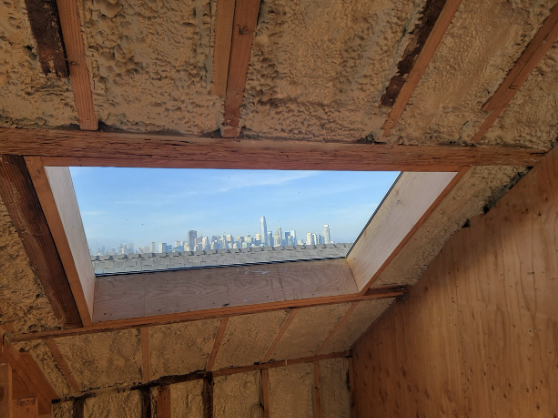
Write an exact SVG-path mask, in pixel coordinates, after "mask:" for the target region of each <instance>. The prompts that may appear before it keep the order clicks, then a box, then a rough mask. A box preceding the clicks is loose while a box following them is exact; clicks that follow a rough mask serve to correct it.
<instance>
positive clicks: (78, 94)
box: [56, 0, 97, 131]
mask: <svg viewBox="0 0 558 418" xmlns="http://www.w3.org/2000/svg"><path fill="white" fill-rule="evenodd" d="M56 2H57V4H58V14H59V17H60V26H61V27H62V35H63V37H64V46H65V47H66V56H67V59H68V64H69V67H70V82H71V83H72V90H73V92H74V99H75V102H76V109H77V114H78V120H79V126H80V128H81V129H85V130H91V131H94V130H96V129H97V117H96V116H95V108H94V106H93V93H92V91H91V82H90V80H89V69H88V68H87V62H86V61H85V45H84V43H83V37H82V34H81V22H80V18H79V8H78V2H77V1H76V0H56Z"/></svg>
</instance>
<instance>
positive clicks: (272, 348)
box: [263, 309, 298, 362]
mask: <svg viewBox="0 0 558 418" xmlns="http://www.w3.org/2000/svg"><path fill="white" fill-rule="evenodd" d="M297 312H298V309H292V310H291V311H290V312H289V315H288V316H287V318H286V319H285V322H284V323H283V325H282V326H281V329H280V330H279V332H278V333H277V335H276V336H275V338H274V339H273V342H272V343H271V345H270V346H269V349H268V350H267V352H266V353H265V355H264V358H263V361H264V362H265V361H269V359H270V358H271V356H272V355H273V352H274V351H275V349H276V348H277V346H278V345H279V342H281V338H283V335H284V334H285V332H287V329H289V325H291V322H293V319H294V318H295V315H296V313H297Z"/></svg>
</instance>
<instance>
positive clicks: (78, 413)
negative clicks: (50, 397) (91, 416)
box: [72, 398, 151, 418]
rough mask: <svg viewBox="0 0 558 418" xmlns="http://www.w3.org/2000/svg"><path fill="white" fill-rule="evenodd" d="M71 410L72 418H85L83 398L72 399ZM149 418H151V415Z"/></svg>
mask: <svg viewBox="0 0 558 418" xmlns="http://www.w3.org/2000/svg"><path fill="white" fill-rule="evenodd" d="M72 410H73V411H72V415H73V416H72V418H85V398H78V399H74V404H73V408H72ZM149 417H151V415H150V416H149ZM142 418H144V417H142ZM145 418H147V417H145Z"/></svg>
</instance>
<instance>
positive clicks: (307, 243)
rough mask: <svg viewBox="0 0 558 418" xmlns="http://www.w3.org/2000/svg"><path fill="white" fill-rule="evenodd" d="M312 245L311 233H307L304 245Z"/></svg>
mask: <svg viewBox="0 0 558 418" xmlns="http://www.w3.org/2000/svg"><path fill="white" fill-rule="evenodd" d="M312 244H314V243H313V242H312V232H307V233H306V245H312Z"/></svg>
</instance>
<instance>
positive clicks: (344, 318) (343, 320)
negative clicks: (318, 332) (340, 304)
mask: <svg viewBox="0 0 558 418" xmlns="http://www.w3.org/2000/svg"><path fill="white" fill-rule="evenodd" d="M358 303H359V302H353V303H351V306H350V307H349V309H347V312H345V314H344V315H343V316H342V317H341V318H340V319H339V321H337V324H335V326H334V327H333V329H332V330H331V331H329V334H328V335H327V337H326V339H325V340H323V341H322V342H321V344H320V345H319V346H318V348H317V349H316V351H315V353H314V354H316V355H318V354H320V351H322V350H323V349H324V347H325V346H326V345H327V343H328V342H329V341H330V340H331V339H332V338H333V336H334V335H335V333H336V332H337V331H338V330H339V329H340V328H342V326H343V324H344V323H345V322H346V321H347V319H349V317H350V315H351V313H352V312H353V311H354V310H355V308H356V307H357V305H358Z"/></svg>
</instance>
